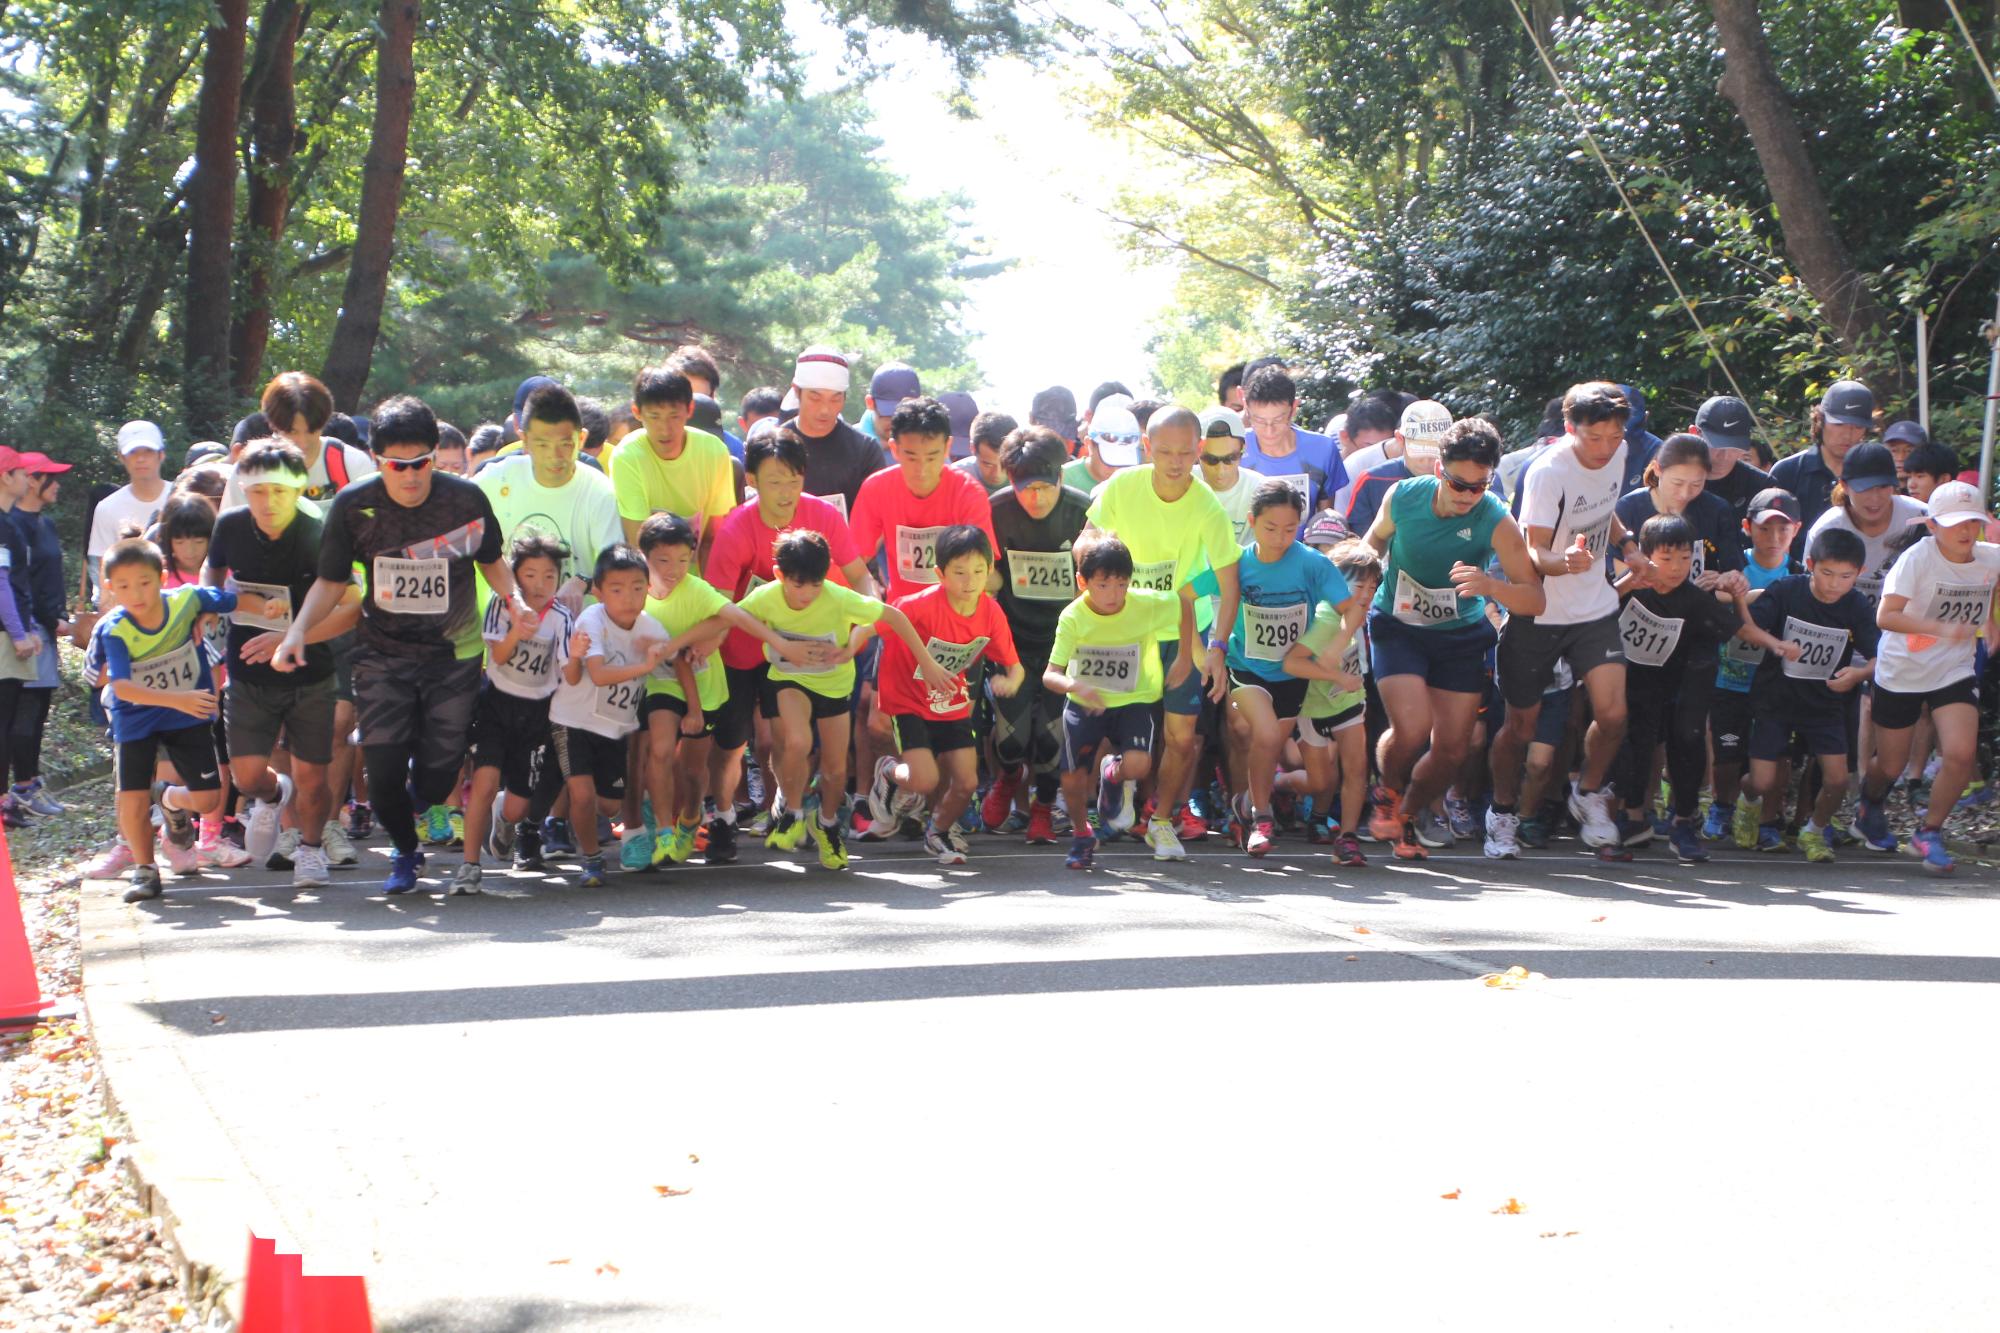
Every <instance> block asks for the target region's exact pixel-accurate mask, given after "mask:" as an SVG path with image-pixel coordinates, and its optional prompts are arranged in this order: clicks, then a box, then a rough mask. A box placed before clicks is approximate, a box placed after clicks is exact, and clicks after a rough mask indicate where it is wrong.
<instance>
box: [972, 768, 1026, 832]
mask: <svg viewBox="0 0 2000 1333" xmlns="http://www.w3.org/2000/svg"><path fill="white" fill-rule="evenodd" d="M1020 790H1021V770H1020V768H1018V767H1015V768H1002V769H1001V770H1000V774H999V776H998V777H996V778H994V779H993V785H992V786H990V787H988V788H987V789H986V798H985V799H984V800H982V801H981V802H980V803H979V822H980V823H982V824H984V825H985V826H986V828H987V831H988V832H992V833H998V832H999V831H1000V826H1001V825H1003V824H1005V823H1006V822H1007V816H1009V815H1011V814H1013V813H1014V797H1015V796H1016V795H1017V794H1018V793H1019V792H1020Z"/></svg>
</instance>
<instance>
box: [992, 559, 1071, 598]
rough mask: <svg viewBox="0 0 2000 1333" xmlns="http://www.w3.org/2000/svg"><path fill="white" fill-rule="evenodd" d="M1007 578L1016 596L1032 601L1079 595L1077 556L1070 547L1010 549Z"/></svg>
mask: <svg viewBox="0 0 2000 1333" xmlns="http://www.w3.org/2000/svg"><path fill="white" fill-rule="evenodd" d="M1007 574H1008V581H1009V583H1011V584H1012V585H1013V588H1014V595H1015V596H1016V597H1022V598H1026V599H1027V600H1029V601H1031V602H1068V601H1073V600H1075V598H1076V558H1075V557H1074V556H1072V555H1071V554H1070V553H1069V552H1068V551H1016V550H1014V549H1012V548H1011V547H1010V548H1009V549H1008V551H1007Z"/></svg>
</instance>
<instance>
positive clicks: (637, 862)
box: [618, 828, 666, 870]
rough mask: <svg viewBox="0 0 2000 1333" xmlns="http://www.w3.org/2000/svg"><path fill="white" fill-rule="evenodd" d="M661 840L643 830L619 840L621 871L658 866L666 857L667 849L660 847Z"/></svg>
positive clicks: (637, 830) (640, 829)
mask: <svg viewBox="0 0 2000 1333" xmlns="http://www.w3.org/2000/svg"><path fill="white" fill-rule="evenodd" d="M659 841H660V840H659V839H658V838H655V837H654V836H653V835H652V834H650V833H648V832H646V830H645V829H643V828H635V829H633V830H632V831H631V832H630V833H627V834H626V835H625V836H624V837H623V838H620V839H619V840H618V867H619V869H621V870H644V869H645V868H646V867H647V866H654V865H658V864H659V863H660V862H661V861H662V860H663V859H664V858H665V856H666V849H665V848H664V847H661V846H660V845H659Z"/></svg>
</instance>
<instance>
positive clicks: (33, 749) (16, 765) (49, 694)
mask: <svg viewBox="0 0 2000 1333" xmlns="http://www.w3.org/2000/svg"><path fill="white" fill-rule="evenodd" d="M55 697H56V692H55V691H54V690H41V689H35V688H33V687H31V686H24V687H23V688H22V690H21V700H20V702H19V703H18V704H17V705H15V708H14V725H13V726H12V727H11V728H9V729H8V730H9V734H10V736H11V738H12V741H13V751H12V754H13V758H12V767H13V770H14V781H16V782H33V781H34V780H35V779H36V778H38V777H40V776H41V775H42V733H43V732H44V731H46V730H47V729H48V725H49V707H50V705H51V704H52V703H53V702H54V700H55Z"/></svg>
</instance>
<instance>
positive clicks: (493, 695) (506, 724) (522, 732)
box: [472, 680, 553, 797]
mask: <svg viewBox="0 0 2000 1333" xmlns="http://www.w3.org/2000/svg"><path fill="white" fill-rule="evenodd" d="M552 762H553V757H552V756H551V755H550V754H549V701H548V700H547V699H523V698H522V697H521V696H520V695H518V694H509V693H507V691H505V690H503V689H501V688H499V687H498V686H497V685H495V684H494V683H493V682H492V681H490V680H489V681H487V682H486V683H485V684H484V685H482V686H480V687H479V703H478V706H477V707H476V708H475V709H474V710H473V714H472V766H473V767H474V768H475V769H479V768H497V769H499V770H500V785H501V786H502V787H504V788H506V789H507V791H508V793H509V794H510V795H514V796H528V797H532V796H533V795H535V792H536V790H537V789H538V788H540V787H541V786H542V785H543V784H544V782H545V781H546V779H545V777H544V774H545V773H547V772H550V771H552V770H551V769H550V764H551V763H552Z"/></svg>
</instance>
